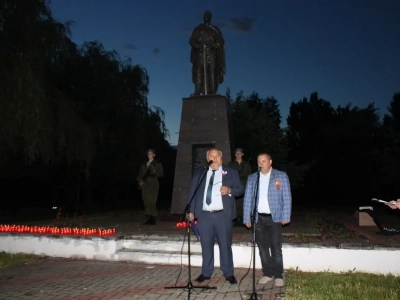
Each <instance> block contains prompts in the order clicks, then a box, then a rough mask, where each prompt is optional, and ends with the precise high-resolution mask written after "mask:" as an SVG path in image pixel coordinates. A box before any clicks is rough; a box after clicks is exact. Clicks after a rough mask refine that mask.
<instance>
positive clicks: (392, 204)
mask: <svg viewBox="0 0 400 300" xmlns="http://www.w3.org/2000/svg"><path fill="white" fill-rule="evenodd" d="M387 205H388V206H389V207H390V208H391V209H400V199H397V201H396V200H392V201H390V202H389V203H388V204H387Z"/></svg>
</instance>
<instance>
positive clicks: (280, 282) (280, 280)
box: [275, 278, 284, 287]
mask: <svg viewBox="0 0 400 300" xmlns="http://www.w3.org/2000/svg"><path fill="white" fill-rule="evenodd" d="M283 285H284V283H283V279H282V278H276V279H275V286H277V287H281V286H283Z"/></svg>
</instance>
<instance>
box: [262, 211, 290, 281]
mask: <svg viewBox="0 0 400 300" xmlns="http://www.w3.org/2000/svg"><path fill="white" fill-rule="evenodd" d="M256 243H257V246H258V249H259V252H260V258H261V265H262V271H263V275H264V276H268V277H275V278H282V276H283V257H282V224H281V223H280V222H279V223H275V222H274V221H273V220H272V217H271V216H261V215H258V222H257V224H256Z"/></svg>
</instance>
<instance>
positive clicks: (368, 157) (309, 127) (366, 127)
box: [226, 89, 400, 205]
mask: <svg viewBox="0 0 400 300" xmlns="http://www.w3.org/2000/svg"><path fill="white" fill-rule="evenodd" d="M226 95H227V98H228V99H229V100H230V102H231V107H232V119H233V123H234V126H233V128H234V141H235V145H238V146H242V147H244V148H245V154H246V158H247V159H250V163H251V164H252V166H253V168H254V170H256V167H257V165H256V157H257V154H258V153H259V152H261V151H267V152H269V153H270V154H271V155H272V156H273V165H274V166H275V167H276V168H278V169H279V168H280V169H283V170H286V171H287V172H288V174H289V176H290V178H291V183H292V188H293V192H294V196H295V197H294V199H295V201H296V202H297V203H320V204H325V205H326V204H341V203H353V204H366V203H370V200H371V198H374V197H381V198H383V199H387V200H390V199H397V198H398V197H400V177H399V176H398V174H399V171H400V93H397V94H394V96H393V99H392V100H390V99H387V102H388V112H389V113H388V114H386V115H385V116H384V118H383V120H381V119H380V116H379V111H378V109H377V108H375V107H374V104H369V105H368V106H367V107H365V108H359V107H357V106H355V107H353V106H352V105H351V104H348V105H346V106H345V107H341V106H338V107H336V108H334V107H332V105H331V104H330V102H328V101H326V100H324V99H321V98H319V97H318V94H317V93H312V94H311V96H310V98H309V99H307V98H304V99H302V100H300V101H298V102H293V103H292V104H291V106H290V111H289V115H288V117H287V127H286V128H282V126H281V125H282V124H281V121H282V118H281V115H280V111H279V104H278V101H277V100H276V99H275V98H274V97H268V98H261V97H259V95H258V94H257V93H255V92H253V93H252V94H251V95H250V96H244V95H243V93H242V92H239V93H238V94H237V95H236V97H235V98H232V96H231V94H230V90H229V89H228V90H227V93H226Z"/></svg>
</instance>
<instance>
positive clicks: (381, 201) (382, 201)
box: [371, 198, 389, 203]
mask: <svg viewBox="0 0 400 300" xmlns="http://www.w3.org/2000/svg"><path fill="white" fill-rule="evenodd" d="M371 200H372V201H377V202H380V203H389V202H388V201H384V200H381V199H376V198H372V199H371Z"/></svg>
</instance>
